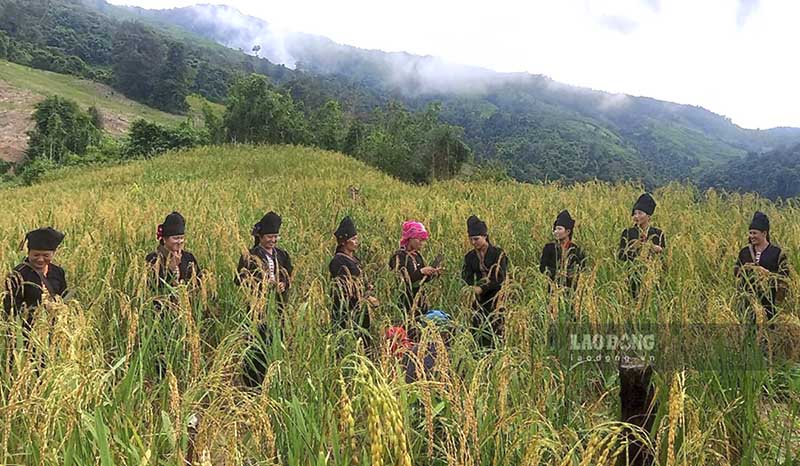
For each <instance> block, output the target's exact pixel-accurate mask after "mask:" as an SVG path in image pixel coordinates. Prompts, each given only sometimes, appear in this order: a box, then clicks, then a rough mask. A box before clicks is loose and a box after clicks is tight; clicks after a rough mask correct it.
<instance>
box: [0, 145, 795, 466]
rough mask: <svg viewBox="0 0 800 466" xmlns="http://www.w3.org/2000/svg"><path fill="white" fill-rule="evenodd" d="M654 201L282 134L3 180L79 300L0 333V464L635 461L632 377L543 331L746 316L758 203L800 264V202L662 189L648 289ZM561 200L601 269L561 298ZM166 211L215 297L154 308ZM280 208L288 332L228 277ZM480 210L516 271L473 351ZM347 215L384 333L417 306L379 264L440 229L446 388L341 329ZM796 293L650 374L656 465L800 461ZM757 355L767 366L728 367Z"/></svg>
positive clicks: (439, 375)
mask: <svg viewBox="0 0 800 466" xmlns="http://www.w3.org/2000/svg"><path fill="white" fill-rule="evenodd" d="M353 187H355V188H357V189H352V188H353ZM640 192H641V188H639V187H636V186H632V185H609V184H601V183H588V184H581V185H574V186H568V187H563V186H559V185H557V184H547V185H523V184H519V183H515V182H501V183H496V182H484V183H479V182H475V183H465V182H461V181H448V182H439V183H435V184H433V185H430V186H410V185H406V184H403V183H401V182H399V181H396V180H394V179H391V178H389V177H388V176H385V175H383V174H381V173H378V172H376V171H374V170H372V169H370V168H367V167H366V166H365V165H363V164H361V163H360V162H357V161H355V160H353V159H350V158H347V157H344V156H342V155H340V154H333V153H327V152H324V151H319V150H315V149H309V148H297V147H285V146H280V147H273V146H264V147H248V146H227V147H211V148H200V149H196V150H191V151H188V152H181V153H171V154H167V155H165V156H163V157H159V158H156V159H153V160H150V161H142V162H135V163H130V164H126V165H122V166H116V167H109V168H99V169H98V168H93V169H87V168H80V169H67V170H64V171H58V172H54V173H52V174H50V175H47V176H46V178H45V179H44V180H43V181H42V182H41V183H40V184H37V185H34V186H31V187H24V188H13V189H3V190H0V206H2V212H3V215H2V216H0V265H2V268H3V269H4V270H10V269H11V268H12V267H13V266H14V265H16V264H17V263H18V262H19V261H20V260H21V259H22V257H23V252H22V251H20V250H19V243H20V241H21V240H22V238H23V237H24V234H25V232H26V231H28V230H31V229H34V228H36V227H39V226H46V225H52V226H53V227H55V228H57V229H60V230H62V231H64V232H65V233H66V239H65V241H64V243H63V244H62V246H61V248H60V249H59V251H58V253H57V255H56V259H55V262H56V263H58V264H59V265H61V266H62V267H64V269H65V270H66V272H67V279H68V282H69V288H70V289H71V290H72V293H71V295H70V297H69V299H67V300H66V301H65V302H63V303H58V304H54V305H52V306H49V307H48V308H46V309H45V308H41V309H40V311H39V313H38V314H37V320H36V323H35V325H34V328H33V331H32V335H31V341H30V343H26V342H25V341H24V340H23V339H22V338H21V325H20V323H19V322H18V321H10V320H9V319H3V321H2V324H1V325H2V327H0V328H1V329H2V332H0V333H2V335H3V337H2V340H0V364H1V365H2V367H0V462H2V464H19V465H90V464H98V465H102V466H107V465H114V464H119V465H142V466H144V465H180V464H187V462H188V461H192V462H193V463H194V464H198V465H203V466H207V465H212V464H213V465H272V464H280V465H357V464H372V465H392V464H396V465H408V464H414V465H451V464H452V465H492V466H494V465H539V464H542V465H563V466H567V465H574V466H578V465H580V466H583V465H604V464H609V465H611V464H624V455H623V454H622V452H623V450H624V447H625V438H626V437H625V435H623V432H624V430H623V425H622V424H621V423H620V422H619V416H620V401H619V380H618V377H617V370H616V366H615V365H613V364H605V365H604V364H574V363H572V362H570V361H566V360H564V359H563V358H561V357H559V356H558V355H556V354H555V353H554V352H553V351H551V350H552V347H551V345H550V343H549V340H548V329H551V328H552V326H553V324H554V323H558V322H563V321H565V320H567V321H577V322H580V323H584V324H586V325H588V326H596V327H597V328H599V327H600V326H602V325H603V324H604V323H620V322H632V323H634V324H636V323H642V324H644V323H649V324H654V325H660V326H663V327H664V328H666V327H667V326H668V325H672V324H676V323H678V324H704V325H706V324H707V325H717V326H735V325H736V324H737V323H739V322H742V321H744V320H745V316H744V315H743V314H742V311H741V310H740V309H739V307H738V306H737V302H738V301H739V300H740V296H739V292H738V291H737V288H736V286H735V280H734V277H733V273H732V268H733V264H734V261H735V258H736V254H737V253H738V251H739V249H740V248H741V247H742V246H744V245H745V244H746V238H747V228H748V225H749V221H750V217H751V216H752V213H753V211H755V210H757V209H760V210H763V211H764V212H766V213H767V214H768V215H769V216H770V219H771V222H772V225H773V228H772V231H771V235H772V238H773V240H774V241H775V242H777V243H779V244H780V245H781V246H782V247H783V248H784V249H785V250H786V251H787V252H788V254H789V259H790V262H791V265H792V269H793V270H794V271H797V270H800V215H798V214H800V204H798V203H783V204H781V205H777V204H775V203H771V202H769V201H767V200H764V199H761V198H758V197H756V196H751V195H744V196H743V195H732V196H723V195H720V194H718V193H714V192H708V193H701V192H697V191H696V190H694V189H692V188H688V187H686V186H682V185H677V184H676V185H671V186H668V187H666V188H663V189H660V190H658V191H656V192H655V193H654V196H655V198H656V200H657V201H658V204H659V205H658V208H657V210H656V213H655V215H654V216H653V224H654V225H655V226H658V227H660V228H662V229H663V230H664V231H665V232H666V235H667V250H666V251H665V254H664V258H663V261H661V262H659V265H657V266H656V265H652V264H651V265H649V266H647V269H646V271H645V274H644V280H643V292H642V295H641V297H640V299H637V300H634V299H633V298H632V297H631V296H630V294H629V293H628V281H627V278H626V277H627V276H626V270H625V265H624V264H622V263H620V261H618V260H616V257H615V254H616V248H617V246H618V242H619V235H620V232H621V231H622V230H623V229H624V228H626V227H628V226H630V223H631V221H630V209H631V205H632V204H633V201H634V200H635V199H636V197H637V196H638V195H639V193H640ZM564 208H567V209H569V210H570V212H571V213H572V215H573V216H574V217H575V218H576V219H577V226H576V230H575V241H576V242H577V243H578V244H580V245H581V246H582V247H583V249H584V251H586V253H587V254H588V255H589V257H590V265H589V268H588V269H587V270H586V271H585V272H584V275H583V276H582V278H581V285H580V287H579V289H578V291H577V293H576V294H575V296H574V297H571V298H567V297H564V296H559V295H555V296H550V295H548V292H547V282H546V278H545V276H544V275H543V274H540V273H539V270H538V259H539V254H540V252H541V249H542V247H543V246H544V244H545V243H546V242H548V241H550V240H551V227H552V224H553V220H554V219H555V216H556V214H557V213H558V212H559V211H560V210H561V209H564ZM173 210H178V211H180V212H181V213H182V214H183V215H184V216H185V217H186V220H187V232H186V238H187V249H188V250H189V251H191V252H192V253H193V254H194V255H195V256H196V257H197V258H198V260H199V262H200V265H201V267H202V268H203V272H204V275H205V279H204V281H203V282H202V286H201V288H200V289H198V290H189V289H187V288H185V287H179V288H177V289H175V290H174V294H175V296H176V297H177V298H176V299H177V301H178V304H177V305H176V306H173V307H167V308H164V309H161V310H160V311H158V310H156V309H154V307H153V305H152V298H153V296H154V292H153V291H152V290H151V289H150V288H149V287H148V285H147V267H146V263H145V261H144V257H145V255H146V254H147V253H148V252H150V251H152V250H154V249H155V247H156V245H157V242H156V239H155V232H156V226H157V225H158V224H159V223H160V222H162V221H163V219H164V216H165V215H166V214H168V213H169V212H171V211H173ZM268 210H275V211H276V212H278V213H279V214H280V215H281V216H282V217H283V226H282V227H281V240H280V243H279V247H281V248H283V249H286V250H287V251H288V252H289V253H290V254H291V256H292V261H293V263H294V266H295V274H294V281H293V286H292V289H291V294H290V300H289V304H288V307H287V309H286V315H285V328H284V330H283V332H280V331H279V327H280V325H279V323H278V321H277V319H276V318H275V312H274V303H267V304H266V306H265V305H264V297H263V296H252V295H248V294H247V293H245V292H243V291H242V290H240V289H239V288H238V287H236V286H235V285H234V283H233V277H234V274H235V268H236V264H237V261H238V258H239V255H240V254H241V253H242V252H244V251H245V250H246V249H247V248H249V247H250V246H251V245H252V238H251V237H250V231H251V228H252V225H253V224H254V223H255V222H256V221H258V220H259V219H260V218H261V216H262V215H263V214H264V213H265V212H267V211H268ZM470 214H477V215H478V216H479V217H481V218H482V219H484V220H485V221H486V222H487V224H488V226H489V232H490V238H491V240H492V241H493V242H494V243H496V244H497V245H499V246H501V247H502V248H504V250H505V251H506V252H507V254H508V255H509V258H510V261H511V266H510V269H509V278H508V280H507V283H506V285H505V288H504V292H503V294H504V298H505V306H506V311H505V312H506V337H505V342H504V343H503V344H502V345H501V346H500V347H499V348H498V349H496V350H494V351H481V350H479V349H478V348H477V347H476V346H475V344H474V343H473V339H472V337H471V335H470V333H469V331H468V330H467V327H468V325H469V322H470V313H471V310H470V306H469V299H470V294H469V292H470V291H469V287H467V286H465V285H464V284H463V283H462V282H461V278H460V268H461V263H462V259H463V256H464V254H465V253H466V252H468V251H469V247H470V246H469V242H468V238H467V235H466V219H467V217H468V216H469V215H470ZM344 215H351V216H352V217H353V219H354V221H355V223H356V225H357V227H358V229H359V237H360V240H361V247H360V249H359V251H358V252H357V255H358V256H359V257H360V258H361V260H362V263H363V264H364V268H365V273H366V274H367V275H368V276H369V277H370V279H371V280H372V282H373V283H374V284H375V289H376V292H377V297H378V298H379V299H380V301H381V305H380V306H378V307H377V308H374V309H373V310H372V321H373V326H372V333H373V335H374V337H375V340H376V341H381V334H382V331H383V330H384V329H385V328H387V327H389V326H391V325H395V324H397V323H400V322H402V321H403V318H404V316H403V313H402V312H401V311H400V310H399V309H398V308H397V307H396V306H395V305H394V303H395V302H396V301H397V299H396V294H397V292H398V290H399V286H398V283H397V281H396V278H395V277H394V276H393V275H392V273H391V271H390V270H389V269H388V267H387V262H388V260H389V257H390V255H391V254H392V252H393V251H394V250H395V249H396V248H397V242H398V240H399V235H400V227H401V224H402V222H403V221H404V220H407V219H416V220H419V221H422V222H423V223H424V224H425V225H426V226H427V227H428V230H429V231H430V234H431V238H430V240H429V241H428V243H427V245H426V249H425V251H423V252H424V254H425V256H426V257H427V258H429V259H430V258H433V257H434V256H435V255H436V254H439V253H441V254H443V256H444V267H445V273H444V276H443V277H442V278H441V279H439V280H437V281H435V282H433V283H431V284H430V285H429V288H428V289H429V301H430V302H431V304H432V305H433V307H435V308H438V309H443V310H445V311H447V312H448V313H449V314H451V315H452V316H453V319H454V322H455V325H456V331H455V333H454V337H453V340H452V342H451V343H450V345H449V347H448V348H447V349H446V350H445V349H444V347H443V346H442V345H443V343H442V342H441V341H438V340H437V337H436V335H429V334H426V336H425V338H432V339H433V340H434V341H436V343H437V344H439V345H440V347H441V348H442V351H441V352H440V357H439V358H438V359H437V370H436V371H435V373H434V374H432V376H431V377H429V378H426V379H423V380H420V381H417V382H414V383H411V384H407V383H405V381H404V378H403V376H402V374H401V372H400V371H399V370H398V368H397V365H396V360H395V358H394V357H393V356H392V355H390V354H389V353H388V351H386V350H385V348H382V349H381V350H379V351H377V352H375V353H372V352H369V353H368V352H366V351H365V350H364V348H363V346H362V345H361V344H360V343H359V342H358V341H357V340H355V339H354V338H353V337H352V335H349V334H348V332H338V333H337V332H333V331H332V330H331V328H330V316H329V311H328V309H329V306H330V300H329V298H328V286H329V279H328V271H327V265H328V261H329V260H330V257H331V255H332V253H333V248H334V245H335V242H334V239H333V231H334V230H335V229H336V226H337V224H338V222H339V220H340V219H341V218H342V217H343V216H344ZM799 304H800V280H799V279H798V276H797V274H796V273H795V274H793V275H792V278H791V284H790V292H789V298H788V301H787V302H786V303H784V306H783V308H782V310H781V313H780V315H779V316H778V317H777V318H776V319H778V321H779V322H780V323H782V324H785V325H780V326H777V327H775V328H771V327H769V326H767V325H766V324H764V322H763V320H762V319H758V324H759V325H758V332H759V336H761V337H762V339H763V341H764V342H766V343H763V344H762V347H766V349H763V350H757V351H755V352H752V351H751V352H748V351H746V348H742V351H741V352H736V351H733V352H732V351H730V347H723V346H721V347H719V348H717V349H716V350H715V349H714V348H713V347H712V348H711V349H709V350H707V351H704V352H703V353H702V354H699V355H697V356H698V358H699V359H700V360H702V361H705V362H707V363H708V364H707V366H705V367H699V366H698V365H696V364H695V365H694V366H693V365H687V366H686V367H676V366H675V365H662V366H659V365H656V367H655V368H654V369H655V372H654V375H653V383H654V387H655V399H656V406H657V408H656V418H655V423H654V427H653V429H652V432H643V431H637V433H636V435H637V436H638V437H639V438H640V439H641V440H642V441H643V442H644V443H645V444H646V445H647V447H648V449H649V450H650V452H651V453H652V455H653V456H654V458H655V464H659V465H670V466H671V465H715V466H716V465H749V464H757V465H776V464H781V465H789V464H796V462H797V461H800V459H799V458H800V454H798V452H800V366H799V365H798V361H799V359H798V353H800V349H799V348H800V346H799V345H798V344H800V331H798V325H799V324H798V309H799V307H798V305H799ZM265 307H266V311H265V310H264V309H265ZM263 320H266V321H267V322H269V326H270V328H271V329H272V331H273V334H274V335H275V338H274V339H273V341H272V342H271V344H270V345H269V347H268V349H267V353H268V356H269V357H268V364H269V367H268V370H267V373H266V377H265V380H264V382H263V386H262V387H263V388H262V389H261V390H257V389H251V388H248V387H247V386H246V385H245V384H243V382H242V360H243V357H244V355H245V354H246V353H247V351H248V348H249V347H250V346H251V345H253V344H256V343H257V341H256V339H254V337H253V335H254V334H255V333H256V331H255V329H256V327H257V325H258V323H259V322H261V321H263ZM444 355H446V357H445V356H444ZM662 356H663V355H662ZM668 357H669V355H667V359H668ZM742 358H749V359H748V361H749V362H750V363H752V364H753V365H754V367H756V369H750V370H743V369H741V368H740V367H738V366H737V365H736V364H733V363H732V364H731V365H730V366H727V365H726V361H732V362H736V361H739V362H741V359H742ZM715 364H716V366H715ZM709 368H716V370H709ZM620 460H622V461H623V463H618V462H619V461H620Z"/></svg>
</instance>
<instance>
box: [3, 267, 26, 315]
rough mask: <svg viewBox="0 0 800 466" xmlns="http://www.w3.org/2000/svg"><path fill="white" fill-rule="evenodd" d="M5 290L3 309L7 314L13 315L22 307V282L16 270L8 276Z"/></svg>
mask: <svg viewBox="0 0 800 466" xmlns="http://www.w3.org/2000/svg"><path fill="white" fill-rule="evenodd" d="M3 292H4V295H3V310H4V311H5V314H6V315H12V314H14V313H15V312H17V311H18V310H19V309H20V308H21V307H22V283H21V278H20V276H19V274H18V273H17V272H16V271H12V272H11V273H9V274H8V276H7V277H6V280H5V286H3Z"/></svg>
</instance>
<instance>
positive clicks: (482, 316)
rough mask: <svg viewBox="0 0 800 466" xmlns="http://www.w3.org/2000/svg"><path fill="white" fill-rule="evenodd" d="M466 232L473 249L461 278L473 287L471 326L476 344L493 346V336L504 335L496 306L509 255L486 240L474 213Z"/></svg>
mask: <svg viewBox="0 0 800 466" xmlns="http://www.w3.org/2000/svg"><path fill="white" fill-rule="evenodd" d="M467 234H468V235H469V241H470V243H471V244H472V247H473V250H472V251H470V252H468V253H467V254H466V255H465V256H464V267H463V269H462V271H461V277H462V279H463V280H464V281H465V282H466V283H467V284H468V285H470V286H472V290H473V293H474V295H475V299H474V301H473V307H472V309H473V317H472V328H473V332H474V335H475V339H476V341H477V342H478V344H479V345H480V346H482V347H484V348H491V347H493V345H494V336H497V337H499V338H502V337H503V327H504V323H505V322H504V318H503V314H502V310H501V309H498V307H499V305H500V300H499V298H498V294H499V293H500V289H501V288H502V286H503V282H504V281H505V279H506V272H507V271H508V258H507V257H506V254H505V253H504V252H503V250H502V249H500V248H499V247H497V246H495V245H493V244H492V243H491V242H490V241H489V230H488V228H487V227H486V223H484V222H483V221H482V220H481V219H479V218H478V217H476V216H475V215H472V216H470V218H469V219H468V220H467Z"/></svg>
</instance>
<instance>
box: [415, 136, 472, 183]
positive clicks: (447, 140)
mask: <svg viewBox="0 0 800 466" xmlns="http://www.w3.org/2000/svg"><path fill="white" fill-rule="evenodd" d="M424 154H425V157H426V159H427V160H426V161H425V163H426V165H427V166H429V167H430V179H433V180H442V179H447V178H452V177H453V176H455V175H456V174H458V171H459V170H460V169H461V166H462V165H463V164H464V162H466V161H467V160H468V159H469V156H470V150H469V146H467V145H466V144H465V143H464V141H462V140H461V131H459V129H458V128H457V127H454V126H450V125H446V124H441V125H438V126H437V127H435V128H434V129H432V130H431V131H429V132H428V135H427V138H426V141H425V151H424Z"/></svg>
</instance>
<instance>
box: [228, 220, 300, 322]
mask: <svg viewBox="0 0 800 466" xmlns="http://www.w3.org/2000/svg"><path fill="white" fill-rule="evenodd" d="M280 228H281V217H280V216H279V215H278V214H276V213H275V212H268V213H267V214H266V215H264V217H262V218H261V220H260V221H259V222H258V223H256V224H255V226H253V238H254V239H255V244H254V245H253V247H252V248H250V251H249V252H248V254H246V255H242V256H241V257H240V258H239V266H238V267H237V270H238V274H237V275H236V279H235V282H236V284H237V285H244V286H247V287H248V288H250V289H251V290H252V291H254V292H259V293H267V292H270V291H271V290H275V291H276V292H277V295H276V301H277V305H278V313H279V314H280V315H281V320H282V317H283V309H284V307H285V305H286V300H287V297H288V295H289V286H290V285H291V278H292V271H293V270H294V269H293V267H292V260H291V258H290V257H289V253H287V252H286V251H284V250H283V249H281V248H278V247H277V246H276V244H277V243H278V240H279V239H280V234H279V233H280Z"/></svg>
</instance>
